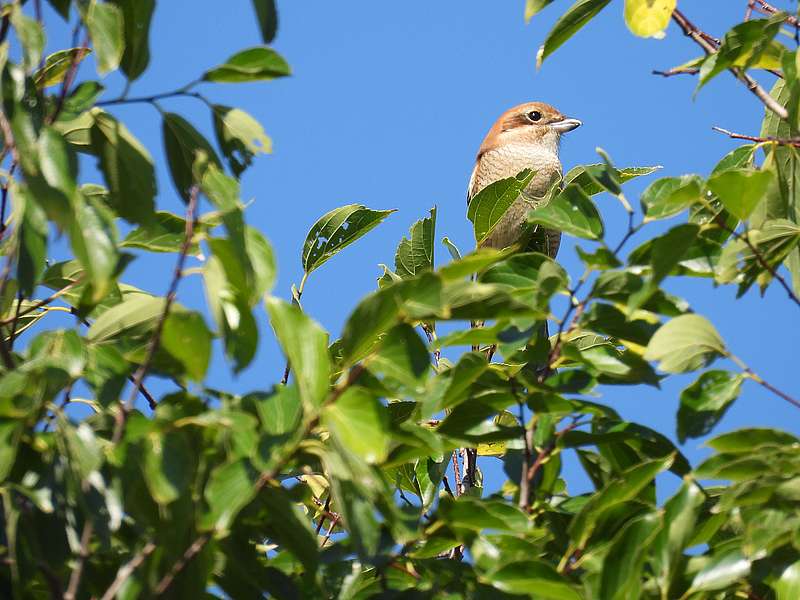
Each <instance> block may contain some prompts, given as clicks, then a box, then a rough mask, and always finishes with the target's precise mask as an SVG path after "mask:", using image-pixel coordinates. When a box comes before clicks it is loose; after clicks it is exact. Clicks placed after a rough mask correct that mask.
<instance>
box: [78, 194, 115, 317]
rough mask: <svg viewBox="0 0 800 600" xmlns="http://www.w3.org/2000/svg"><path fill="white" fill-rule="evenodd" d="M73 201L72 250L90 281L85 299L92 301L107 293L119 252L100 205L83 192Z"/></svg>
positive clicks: (95, 301) (106, 215) (101, 297)
mask: <svg viewBox="0 0 800 600" xmlns="http://www.w3.org/2000/svg"><path fill="white" fill-rule="evenodd" d="M75 204H76V206H75V220H74V221H73V223H72V226H71V227H70V233H69V235H70V241H71V242H72V251H73V252H74V253H75V257H76V258H77V259H78V260H79V261H80V263H81V265H83V269H84V271H85V273H86V275H87V276H88V281H89V282H91V284H92V293H91V295H90V296H89V297H88V298H87V300H88V301H89V302H90V303H92V304H96V303H97V302H100V301H101V300H102V299H103V298H105V297H106V295H107V294H108V292H109V289H110V286H111V285H112V282H113V278H114V273H115V271H116V269H117V262H118V260H119V255H118V254H117V248H116V245H115V243H114V237H115V235H114V223H113V220H112V219H111V218H109V216H108V214H107V213H106V212H105V211H104V210H102V208H100V207H98V206H97V205H95V204H94V203H93V202H92V200H91V199H90V198H88V197H86V196H84V195H83V194H78V195H77V196H76V202H75Z"/></svg>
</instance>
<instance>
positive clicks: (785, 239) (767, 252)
mask: <svg viewBox="0 0 800 600" xmlns="http://www.w3.org/2000/svg"><path fill="white" fill-rule="evenodd" d="M743 235H746V236H747V239H748V240H749V242H750V243H749V244H748V243H747V241H745V240H744V239H736V240H732V241H730V242H729V243H728V244H726V246H725V247H724V248H723V250H722V254H721V255H720V257H719V262H718V263H717V267H716V272H715V273H714V276H715V278H716V280H717V281H718V282H720V283H730V282H736V283H738V284H739V288H738V290H737V293H736V296H737V297H739V296H742V295H743V294H744V293H745V292H746V291H747V290H748V289H750V286H752V285H753V283H755V282H756V281H758V283H759V286H760V288H761V290H762V292H763V290H765V289H766V288H767V286H768V285H769V283H770V282H771V281H772V275H771V274H770V272H769V270H768V269H765V268H764V264H763V263H766V264H767V265H769V266H770V268H771V269H776V268H778V266H779V265H780V264H781V262H782V261H783V260H784V259H785V258H786V257H787V256H790V257H791V254H790V253H793V252H794V251H795V249H796V248H797V247H798V244H800V226H798V225H797V224H795V223H791V222H790V221H787V220H786V219H774V220H771V221H765V222H764V223H762V224H761V228H760V229H750V230H748V231H747V232H746V233H745V234H743ZM751 245H752V246H753V247H754V248H755V249H756V250H757V252H758V254H756V252H754V251H753V248H751ZM789 264H792V263H791V261H790V262H789Z"/></svg>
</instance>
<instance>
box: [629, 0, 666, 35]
mask: <svg viewBox="0 0 800 600" xmlns="http://www.w3.org/2000/svg"><path fill="white" fill-rule="evenodd" d="M676 4H677V0H625V23H626V24H627V25H628V29H630V30H631V31H632V32H633V33H634V35H638V36H640V37H654V38H656V39H661V38H663V37H664V30H665V29H666V28H667V25H669V20H670V17H671V16H672V11H673V10H675V5H676Z"/></svg>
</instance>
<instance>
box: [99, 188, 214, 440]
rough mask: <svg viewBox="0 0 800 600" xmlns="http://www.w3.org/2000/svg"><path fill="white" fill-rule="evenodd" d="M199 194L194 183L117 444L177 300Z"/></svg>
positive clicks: (116, 431)
mask: <svg viewBox="0 0 800 600" xmlns="http://www.w3.org/2000/svg"><path fill="white" fill-rule="evenodd" d="M198 195H199V188H198V186H197V185H193V186H192V189H191V190H190V192H189V203H188V205H187V207H186V229H185V231H184V235H183V243H182V244H181V250H180V253H179V254H178V260H177V262H176V264H175V272H174V273H173V276H172V282H171V283H170V285H169V291H168V292H167V296H166V298H165V300H164V310H163V311H162V312H161V316H160V317H159V319H158V322H157V323H156V327H155V330H154V331H153V335H152V337H151V338H150V343H149V344H148V347H147V353H146V355H145V359H144V361H142V364H141V365H140V366H139V369H138V370H137V371H136V374H135V375H134V376H133V379H134V382H133V389H132V390H131V394H130V396H129V397H128V400H127V402H126V403H125V404H124V405H122V406H121V407H120V410H119V412H117V418H116V424H115V428H114V436H113V437H112V441H113V442H114V443H115V444H116V443H117V442H118V441H119V440H120V438H121V437H122V432H123V429H124V428H125V421H126V419H127V415H128V413H129V412H130V411H131V410H132V409H133V406H134V402H135V401H136V396H137V394H138V393H139V389H140V388H141V385H142V381H144V378H145V375H147V370H148V369H149V368H150V364H151V363H152V362H153V358H154V357H155V354H156V351H157V350H158V346H159V343H160V341H161V333H162V332H163V331H164V323H165V322H166V320H167V317H168V316H169V309H170V308H171V307H172V303H173V302H174V301H175V297H176V296H177V293H178V284H179V283H180V281H181V277H182V276H183V266H184V264H185V263H186V255H187V254H188V253H189V247H190V246H191V244H192V237H193V236H194V228H195V224H196V222H197V214H196V213H197V197H198Z"/></svg>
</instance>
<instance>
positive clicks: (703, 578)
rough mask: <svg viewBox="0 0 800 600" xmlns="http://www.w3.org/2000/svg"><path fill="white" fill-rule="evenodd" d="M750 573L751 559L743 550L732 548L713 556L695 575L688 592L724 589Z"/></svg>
mask: <svg viewBox="0 0 800 600" xmlns="http://www.w3.org/2000/svg"><path fill="white" fill-rule="evenodd" d="M749 574H750V560H749V559H748V558H747V557H745V556H744V555H743V554H742V552H741V550H738V549H736V550H731V551H729V552H726V553H722V554H719V555H717V556H714V557H712V558H711V560H710V561H709V562H708V564H706V565H705V566H704V567H703V568H702V569H701V570H700V572H699V573H698V574H697V575H695V576H694V579H693V580H692V585H691V587H690V588H689V590H688V591H687V592H686V593H687V594H692V593H697V592H711V591H714V590H723V589H725V588H727V587H728V586H730V585H732V584H734V583H736V582H737V581H739V580H740V579H744V578H745V577H747V575H749Z"/></svg>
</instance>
